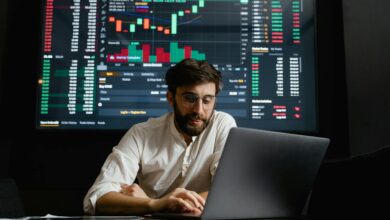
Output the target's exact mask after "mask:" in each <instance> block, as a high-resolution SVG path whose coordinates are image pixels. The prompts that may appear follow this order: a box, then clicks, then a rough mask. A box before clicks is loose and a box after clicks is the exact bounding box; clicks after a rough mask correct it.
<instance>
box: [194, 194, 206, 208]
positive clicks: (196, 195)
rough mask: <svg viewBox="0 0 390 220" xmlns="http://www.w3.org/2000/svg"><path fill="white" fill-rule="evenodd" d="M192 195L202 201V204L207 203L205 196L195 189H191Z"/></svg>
mask: <svg viewBox="0 0 390 220" xmlns="http://www.w3.org/2000/svg"><path fill="white" fill-rule="evenodd" d="M191 193H192V195H194V196H195V197H196V199H197V200H198V201H199V202H200V204H201V205H202V206H205V204H206V201H205V200H204V198H203V197H202V196H200V195H199V194H198V193H197V192H195V191H191Z"/></svg>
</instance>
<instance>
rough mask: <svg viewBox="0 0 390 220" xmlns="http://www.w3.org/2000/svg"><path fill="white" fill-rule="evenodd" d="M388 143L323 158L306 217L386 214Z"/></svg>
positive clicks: (389, 168)
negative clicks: (357, 152)
mask: <svg viewBox="0 0 390 220" xmlns="http://www.w3.org/2000/svg"><path fill="white" fill-rule="evenodd" d="M389 174H390V145H389V146H385V147H383V148H381V149H379V150H376V151H373V152H369V153H367V154H363V155H358V156H353V157H350V158H347V159H338V160H332V161H325V162H324V163H323V165H322V167H321V168H320V171H319V174H318V176H317V179H316V182H315V184H314V186H313V190H312V194H311V199H310V204H309V208H308V216H309V217H312V218H313V219H318V218H323V219H325V218H334V217H362V216H369V217H376V216H383V217H389V216H390V213H389V212H388V209H389V208H390V206H389V202H388V200H389V198H390V180H389Z"/></svg>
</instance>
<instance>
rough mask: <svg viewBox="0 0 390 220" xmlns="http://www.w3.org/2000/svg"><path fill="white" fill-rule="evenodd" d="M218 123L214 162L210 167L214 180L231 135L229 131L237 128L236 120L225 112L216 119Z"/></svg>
mask: <svg viewBox="0 0 390 220" xmlns="http://www.w3.org/2000/svg"><path fill="white" fill-rule="evenodd" d="M216 123H217V130H218V132H217V137H216V142H215V146H214V147H215V150H214V153H213V156H212V162H211V166H210V173H211V177H212V179H214V175H215V172H216V170H217V167H218V163H219V160H220V159H221V155H222V152H223V148H224V147H225V143H226V139H227V136H228V134H229V131H230V129H231V128H233V127H237V124H236V121H235V120H234V118H233V117H232V116H231V115H229V114H227V113H224V112H220V114H219V115H218V117H217V118H216Z"/></svg>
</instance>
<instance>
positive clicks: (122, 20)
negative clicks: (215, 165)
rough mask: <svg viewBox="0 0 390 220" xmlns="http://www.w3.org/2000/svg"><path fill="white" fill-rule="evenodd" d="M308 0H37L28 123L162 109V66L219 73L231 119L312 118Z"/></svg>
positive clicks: (78, 123)
mask: <svg viewBox="0 0 390 220" xmlns="http://www.w3.org/2000/svg"><path fill="white" fill-rule="evenodd" d="M313 8H314V3H313V0H253V1H249V0H210V1H208V0H45V1H43V3H42V21H43V22H42V38H41V54H40V56H41V59H40V67H41V69H40V70H39V71H40V72H39V76H38V79H37V85H38V89H37V107H36V108H37V109H36V110H37V119H36V126H37V128H56V129H61V128H64V129H127V128H129V127H131V126H132V125H133V124H135V123H139V122H142V121H145V120H147V119H148V118H150V117H158V116H160V115H163V114H165V113H167V112H170V111H172V109H171V107H170V106H169V104H168V102H167V99H166V93H167V85H166V84H165V73H166V71H167V70H168V69H169V68H170V67H172V66H174V65H175V64H176V63H178V62H180V61H181V60H183V59H185V58H194V59H197V60H207V61H208V62H209V63H211V64H213V65H214V67H215V68H216V69H218V70H219V71H221V73H222V76H223V84H224V87H223V90H222V91H221V93H220V94H219V95H218V97H217V105H216V109H217V110H220V111H225V112H227V113H229V114H231V115H232V116H233V117H234V118H235V119H236V121H237V124H238V125H239V126H244V127H253V128H265V129H274V130H291V131H313V130H315V129H316V126H317V121H316V118H317V112H316V109H317V107H316V98H317V97H316V72H315V39H314V38H315V33H314V30H315V28H314V12H313Z"/></svg>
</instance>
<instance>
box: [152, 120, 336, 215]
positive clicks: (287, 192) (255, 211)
mask: <svg viewBox="0 0 390 220" xmlns="http://www.w3.org/2000/svg"><path fill="white" fill-rule="evenodd" d="M329 142H330V141H329V139H328V138H322V137H314V136H307V135H297V134H289V133H284V132H274V131H266V130H258V129H250V128H240V127H239V128H232V129H231V130H230V132H229V135H228V138H227V141H226V144H225V148H224V151H223V154H222V156H221V159H220V162H219V165H218V169H217V171H216V175H215V177H214V180H213V183H212V186H211V189H210V191H209V195H208V198H207V201H206V205H205V207H204V210H203V213H202V215H201V216H194V215H192V214H172V213H155V214H152V215H151V216H152V217H153V218H170V219H173V218H181V219H183V218H193V219H251V218H257V219H259V218H295V217H301V214H302V211H303V209H304V206H305V203H306V200H307V199H308V195H309V192H310V190H311V187H312V185H313V183H314V180H315V178H316V176H317V173H318V170H319V168H320V165H321V164H322V161H323V159H324V157H325V153H326V150H327V147H328V145H329Z"/></svg>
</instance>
